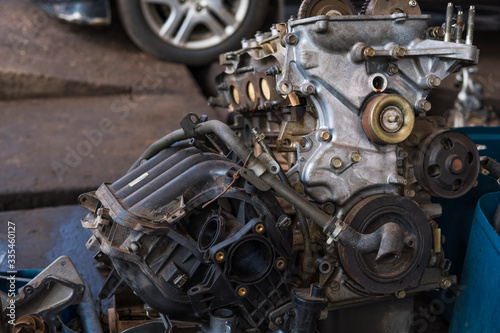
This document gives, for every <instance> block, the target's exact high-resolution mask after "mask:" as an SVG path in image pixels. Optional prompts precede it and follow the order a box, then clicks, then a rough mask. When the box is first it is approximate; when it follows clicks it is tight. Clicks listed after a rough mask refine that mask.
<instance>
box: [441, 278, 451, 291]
mask: <svg viewBox="0 0 500 333" xmlns="http://www.w3.org/2000/svg"><path fill="white" fill-rule="evenodd" d="M440 285H441V288H443V289H448V288H449V287H451V281H450V280H448V279H447V278H444V279H442V280H441V283H440Z"/></svg>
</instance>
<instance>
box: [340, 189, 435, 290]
mask: <svg viewBox="0 0 500 333" xmlns="http://www.w3.org/2000/svg"><path fill="white" fill-rule="evenodd" d="M345 222H346V223H348V224H349V225H350V226H351V227H352V228H354V229H355V230H357V231H359V232H361V233H364V234H369V233H373V232H374V231H376V230H377V229H378V228H380V227H381V226H382V225H384V224H386V223H388V222H393V223H396V224H398V225H399V226H400V227H401V229H402V230H403V232H404V235H405V236H404V237H405V239H404V247H403V249H402V250H401V251H400V252H399V253H392V254H388V255H385V256H384V257H382V258H377V253H376V251H373V252H370V253H361V252H360V251H356V250H354V249H353V248H352V247H344V246H342V245H339V254H340V259H341V261H342V265H343V267H344V268H345V269H346V272H347V274H348V275H349V276H350V277H351V278H352V279H353V280H354V281H356V282H357V283H358V284H359V285H361V286H362V287H363V288H364V289H366V290H367V291H369V292H372V293H376V294H386V293H393V292H396V291H399V290H404V289H407V288H411V287H416V286H418V284H419V282H420V279H421V277H422V274H423V272H424V269H425V267H426V263H427V261H428V260H429V257H430V248H431V240H432V238H431V229H430V226H429V223H428V220H427V218H426V216H425V214H424V213H423V212H422V210H421V209H420V208H419V207H418V206H417V205H416V204H414V203H413V202H411V201H409V200H407V199H404V198H401V197H398V196H390V195H378V196H373V197H369V198H367V199H365V200H363V201H361V202H360V203H358V204H357V205H356V206H355V207H354V208H353V209H352V210H351V211H350V212H349V213H348V214H347V216H346V218H345Z"/></svg>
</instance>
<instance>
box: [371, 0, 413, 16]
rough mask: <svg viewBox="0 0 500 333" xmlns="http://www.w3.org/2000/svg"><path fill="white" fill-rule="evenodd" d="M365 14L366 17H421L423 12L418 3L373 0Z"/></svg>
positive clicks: (402, 0)
mask: <svg viewBox="0 0 500 333" xmlns="http://www.w3.org/2000/svg"><path fill="white" fill-rule="evenodd" d="M364 13H365V15H392V14H397V13H405V14H409V15H421V14H422V11H421V10H420V6H419V5H418V3H417V1H408V0H399V1H387V0H372V1H370V2H369V3H368V5H367V6H366V9H365V10H364Z"/></svg>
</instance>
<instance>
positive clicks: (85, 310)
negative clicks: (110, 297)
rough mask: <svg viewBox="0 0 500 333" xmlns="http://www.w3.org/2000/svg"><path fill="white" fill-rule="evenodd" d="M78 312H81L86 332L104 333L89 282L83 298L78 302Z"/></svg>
mask: <svg viewBox="0 0 500 333" xmlns="http://www.w3.org/2000/svg"><path fill="white" fill-rule="evenodd" d="M78 312H79V313H80V317H81V319H82V326H83V331H84V332H85V333H102V326H101V323H100V320H99V316H98V315H97V311H96V308H95V304H94V299H93V298H92V291H91V290H90V287H89V285H88V284H87V283H85V292H84V293H83V299H82V301H81V303H80V304H78Z"/></svg>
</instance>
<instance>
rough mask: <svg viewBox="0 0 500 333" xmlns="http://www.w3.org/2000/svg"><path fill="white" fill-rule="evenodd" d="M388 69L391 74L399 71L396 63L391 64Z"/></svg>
mask: <svg viewBox="0 0 500 333" xmlns="http://www.w3.org/2000/svg"><path fill="white" fill-rule="evenodd" d="M387 71H388V73H389V74H390V75H395V74H398V73H399V68H398V66H396V65H390V66H389V68H388V69H387Z"/></svg>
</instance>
